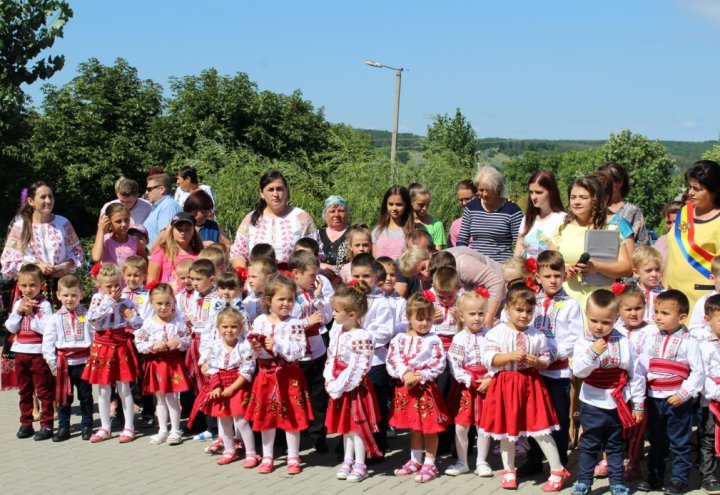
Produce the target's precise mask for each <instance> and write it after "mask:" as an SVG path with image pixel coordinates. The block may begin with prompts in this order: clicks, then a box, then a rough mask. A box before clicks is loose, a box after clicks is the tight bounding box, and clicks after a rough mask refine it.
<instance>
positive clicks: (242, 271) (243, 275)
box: [235, 266, 248, 280]
mask: <svg viewBox="0 0 720 495" xmlns="http://www.w3.org/2000/svg"><path fill="white" fill-rule="evenodd" d="M235 273H237V276H238V277H240V280H247V275H248V271H247V268H245V267H244V266H239V267H237V268H235Z"/></svg>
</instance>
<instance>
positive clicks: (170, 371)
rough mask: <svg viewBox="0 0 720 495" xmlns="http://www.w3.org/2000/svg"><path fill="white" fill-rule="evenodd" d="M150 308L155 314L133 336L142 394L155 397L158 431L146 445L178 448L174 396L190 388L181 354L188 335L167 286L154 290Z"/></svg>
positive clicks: (177, 408) (179, 433)
mask: <svg viewBox="0 0 720 495" xmlns="http://www.w3.org/2000/svg"><path fill="white" fill-rule="evenodd" d="M150 305H151V306H152V309H153V311H154V313H155V314H154V315H153V316H152V317H151V318H148V319H147V320H145V322H144V323H143V326H142V328H141V329H140V330H138V331H137V332H136V333H135V346H136V347H137V350H138V352H140V353H141V354H145V373H144V378H143V394H147V395H151V394H155V398H156V399H157V408H156V411H155V413H156V414H157V417H158V425H159V431H158V433H157V434H156V435H153V436H152V437H150V445H159V444H161V443H164V442H167V443H168V444H169V445H178V444H180V443H182V431H181V430H180V402H179V400H178V394H179V393H180V392H186V391H187V390H188V389H189V388H190V384H189V382H188V375H187V370H186V369H185V363H184V360H183V356H182V354H181V352H182V351H184V350H185V349H187V348H188V346H189V345H190V340H191V339H192V332H191V331H190V328H189V327H188V325H187V323H186V322H185V321H184V319H183V318H182V316H180V315H178V314H177V312H176V311H175V294H174V293H173V289H172V287H171V286H170V285H168V284H159V285H157V286H156V287H154V288H153V289H152V290H151V291H150ZM168 418H169V419H170V432H169V433H168V426H167V424H168Z"/></svg>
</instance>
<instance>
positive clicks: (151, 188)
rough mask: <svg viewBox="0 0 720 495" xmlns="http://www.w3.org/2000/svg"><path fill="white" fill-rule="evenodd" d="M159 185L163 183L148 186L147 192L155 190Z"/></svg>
mask: <svg viewBox="0 0 720 495" xmlns="http://www.w3.org/2000/svg"><path fill="white" fill-rule="evenodd" d="M158 187H162V184H158V185H157V186H148V187H147V189H145V192H153V191H154V190H155V189H157V188H158Z"/></svg>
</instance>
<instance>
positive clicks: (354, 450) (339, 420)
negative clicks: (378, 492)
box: [323, 281, 382, 481]
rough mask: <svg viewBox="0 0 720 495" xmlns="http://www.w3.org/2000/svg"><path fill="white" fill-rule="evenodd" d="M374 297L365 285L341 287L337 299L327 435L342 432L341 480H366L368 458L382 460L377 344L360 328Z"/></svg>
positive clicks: (327, 381)
mask: <svg viewBox="0 0 720 495" xmlns="http://www.w3.org/2000/svg"><path fill="white" fill-rule="evenodd" d="M371 292H372V289H371V288H370V286H369V285H367V284H366V283H365V282H363V281H360V282H358V283H356V284H355V285H353V286H352V287H348V286H342V287H340V288H338V290H337V291H336V292H335V295H334V296H333V298H332V307H333V318H334V319H335V324H334V325H333V328H332V330H331V332H330V346H329V347H328V355H327V361H326V362H325V372H324V373H323V376H324V378H325V389H326V390H327V393H328V395H329V396H330V403H329V404H328V412H327V416H326V418H325V426H326V427H327V430H328V433H342V435H343V444H344V447H345V457H344V461H343V463H342V466H340V469H338V471H337V473H336V477H337V479H339V480H347V481H362V480H364V479H365V478H367V476H368V474H367V466H366V465H365V455H366V454H367V455H369V456H370V457H380V456H381V455H382V454H381V453H380V450H379V449H378V446H377V444H376V443H375V439H374V438H373V432H376V431H378V428H377V421H378V418H379V416H380V410H379V409H378V404H377V399H376V397H375V391H374V390H373V386H372V383H370V381H369V380H368V378H367V374H368V372H369V371H370V363H371V361H372V356H373V353H374V352H375V344H374V342H373V338H372V335H371V334H370V332H368V331H367V330H365V329H363V328H362V327H361V325H360V321H361V320H362V318H363V317H364V316H365V314H366V313H367V310H368V302H367V296H368V295H369V294H370V293H371Z"/></svg>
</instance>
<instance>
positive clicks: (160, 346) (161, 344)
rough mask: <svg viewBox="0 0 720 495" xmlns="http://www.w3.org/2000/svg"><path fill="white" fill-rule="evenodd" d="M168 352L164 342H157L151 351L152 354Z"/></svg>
mask: <svg viewBox="0 0 720 495" xmlns="http://www.w3.org/2000/svg"><path fill="white" fill-rule="evenodd" d="M167 350H168V346H167V343H166V342H157V343H155V344H153V346H152V351H153V352H165V351H167Z"/></svg>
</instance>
